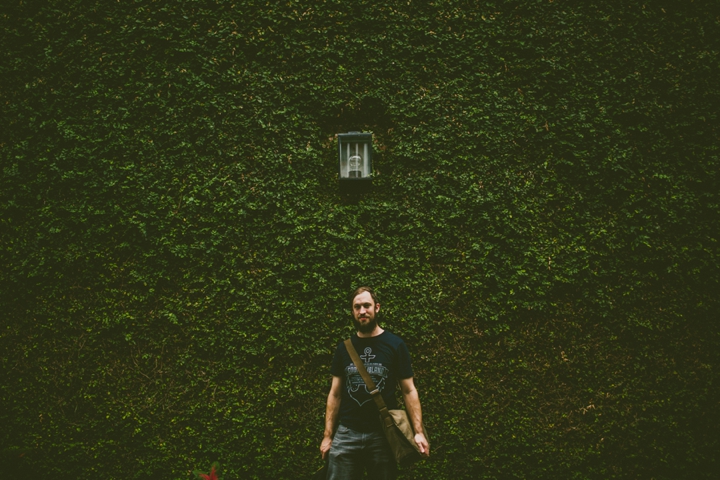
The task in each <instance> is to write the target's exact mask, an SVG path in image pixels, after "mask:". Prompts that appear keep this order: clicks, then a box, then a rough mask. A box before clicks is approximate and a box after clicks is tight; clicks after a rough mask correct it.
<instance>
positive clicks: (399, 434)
mask: <svg viewBox="0 0 720 480" xmlns="http://www.w3.org/2000/svg"><path fill="white" fill-rule="evenodd" d="M345 348H346V349H347V351H348V353H349V354H350V358H351V359H352V361H353V363H354V364H355V367H356V368H357V370H358V373H359V374H360V376H361V377H362V379H363V381H365V385H366V386H367V388H368V391H369V392H370V394H371V395H372V398H373V400H374V401H375V404H376V405H377V407H378V410H379V411H380V420H381V421H382V427H383V432H384V433H385V438H387V441H388V443H389V444H390V449H391V450H392V453H393V456H394V457H395V460H396V461H397V462H398V463H399V464H401V465H411V464H413V463H415V462H417V461H419V460H422V459H423V458H424V456H423V455H422V454H421V453H420V448H419V447H418V446H417V443H415V432H414V431H413V427H412V424H411V423H410V419H409V418H408V416H407V412H405V410H401V409H397V410H396V409H392V410H388V408H387V406H386V405H385V401H384V400H383V398H382V395H381V394H380V390H379V389H378V388H377V387H376V386H375V382H373V380H372V378H371V377H370V374H368V372H367V370H366V369H365V365H364V364H363V362H362V361H361V360H360V357H359V356H358V354H357V351H355V347H353V344H352V341H351V340H350V339H347V340H345ZM423 430H425V425H423ZM424 434H425V438H426V439H427V431H424ZM428 443H429V440H428Z"/></svg>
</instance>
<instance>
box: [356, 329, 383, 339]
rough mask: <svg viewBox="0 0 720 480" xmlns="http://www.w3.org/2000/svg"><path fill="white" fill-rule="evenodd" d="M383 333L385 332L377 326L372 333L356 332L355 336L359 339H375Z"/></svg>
mask: <svg viewBox="0 0 720 480" xmlns="http://www.w3.org/2000/svg"><path fill="white" fill-rule="evenodd" d="M384 331H385V330H383V329H382V328H380V327H379V326H377V327H375V330H373V331H372V332H368V333H363V332H360V331H358V332H357V336H358V337H360V338H370V337H377V336H378V335H380V334H381V333H383V332H384Z"/></svg>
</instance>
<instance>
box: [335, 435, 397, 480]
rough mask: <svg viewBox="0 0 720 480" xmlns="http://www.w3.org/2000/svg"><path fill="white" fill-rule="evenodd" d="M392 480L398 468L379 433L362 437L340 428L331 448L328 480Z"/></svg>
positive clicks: (383, 436)
mask: <svg viewBox="0 0 720 480" xmlns="http://www.w3.org/2000/svg"><path fill="white" fill-rule="evenodd" d="M365 471H367V474H368V477H367V478H369V479H372V480H394V479H395V478H396V477H397V464H396V463H395V458H393V456H392V454H391V453H390V445H388V443H387V440H386V439H385V435H384V434H383V433H382V432H372V433H362V432H357V431H355V430H350V429H349V428H347V427H344V426H342V425H340V426H339V427H338V429H337V432H335V437H334V438H333V441H332V446H331V447H330V455H329V461H328V477H327V478H328V480H359V479H361V478H363V472H365Z"/></svg>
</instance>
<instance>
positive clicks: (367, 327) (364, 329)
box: [353, 317, 377, 333]
mask: <svg viewBox="0 0 720 480" xmlns="http://www.w3.org/2000/svg"><path fill="white" fill-rule="evenodd" d="M353 322H355V328H357V330H358V331H359V332H361V333H370V332H372V331H373V330H375V328H376V327H377V320H376V319H375V317H373V318H371V319H370V321H369V322H367V323H364V324H363V323H360V321H359V320H358V319H357V318H355V317H353Z"/></svg>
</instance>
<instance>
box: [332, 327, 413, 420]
mask: <svg viewBox="0 0 720 480" xmlns="http://www.w3.org/2000/svg"><path fill="white" fill-rule="evenodd" d="M352 344H353V346H354V347H355V350H356V351H357V353H358V356H359V357H360V359H361V360H362V361H363V363H364V364H365V369H366V370H367V371H368V373H369V374H370V377H371V378H372V379H373V382H375V386H376V387H377V388H379V389H380V391H381V392H382V397H383V400H384V401H385V405H387V407H388V408H389V409H392V408H398V404H397V399H396V398H395V386H396V385H397V383H398V381H399V380H402V379H405V378H410V377H412V376H413V371H412V366H411V365H410V353H409V352H408V349H407V346H406V345H405V342H403V340H402V339H401V338H400V337H398V336H397V335H394V334H392V333H390V332H388V331H387V330H385V331H384V332H383V333H381V334H380V335H378V336H376V337H369V338H361V337H358V336H357V335H353V336H352ZM330 373H332V374H333V375H334V376H336V377H341V378H342V380H343V384H342V387H341V389H342V397H341V402H340V424H342V425H344V426H346V427H348V428H351V429H353V430H357V431H360V432H370V431H377V430H380V429H381V424H380V414H379V413H378V409H377V405H376V404H375V401H374V400H373V399H372V396H371V395H370V392H369V391H368V388H367V386H366V385H365V382H364V381H363V379H362V377H361V376H360V374H359V373H358V371H357V368H355V364H354V363H353V361H352V359H351V358H350V354H348V352H347V349H346V348H345V344H344V343H343V342H340V343H339V344H338V346H337V349H336V350H335V357H334V358H333V363H332V368H331V369H330Z"/></svg>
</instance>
